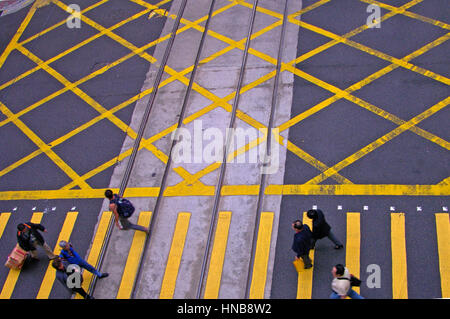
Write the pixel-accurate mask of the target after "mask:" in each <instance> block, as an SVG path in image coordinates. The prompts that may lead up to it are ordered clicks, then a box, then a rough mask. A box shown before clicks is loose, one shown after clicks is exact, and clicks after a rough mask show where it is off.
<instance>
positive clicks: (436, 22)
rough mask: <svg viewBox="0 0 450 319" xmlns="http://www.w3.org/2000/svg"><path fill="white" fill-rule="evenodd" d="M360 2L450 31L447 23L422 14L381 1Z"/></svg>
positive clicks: (367, 0)
mask: <svg viewBox="0 0 450 319" xmlns="http://www.w3.org/2000/svg"><path fill="white" fill-rule="evenodd" d="M360 1H362V2H365V3H370V4H375V5H377V6H379V7H381V8H384V9H387V10H390V11H393V12H396V13H399V14H403V15H405V16H407V17H410V18H413V19H417V20H419V21H422V22H426V23H430V24H432V25H435V26H438V27H441V28H443V29H447V30H450V25H448V24H447V23H444V22H441V21H439V20H435V19H430V18H428V17H424V16H422V15H420V14H417V13H413V12H409V11H406V10H402V9H401V8H397V7H394V6H390V5H388V4H385V3H382V2H379V1H374V0H360Z"/></svg>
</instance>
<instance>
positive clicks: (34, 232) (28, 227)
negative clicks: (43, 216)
mask: <svg viewBox="0 0 450 319" xmlns="http://www.w3.org/2000/svg"><path fill="white" fill-rule="evenodd" d="M39 231H43V232H47V230H46V229H45V227H44V226H42V225H41V224H34V223H31V222H28V223H23V224H22V223H21V224H19V225H17V243H18V244H19V246H20V247H21V248H22V249H23V250H25V251H27V252H30V254H31V257H32V258H33V259H38V257H37V246H40V247H42V248H43V249H44V250H45V253H46V254H47V256H48V258H49V259H55V258H57V257H58V256H57V255H55V254H53V251H52V249H51V248H50V246H49V245H48V244H47V243H46V242H45V240H44V237H42V235H41V233H40V232H39Z"/></svg>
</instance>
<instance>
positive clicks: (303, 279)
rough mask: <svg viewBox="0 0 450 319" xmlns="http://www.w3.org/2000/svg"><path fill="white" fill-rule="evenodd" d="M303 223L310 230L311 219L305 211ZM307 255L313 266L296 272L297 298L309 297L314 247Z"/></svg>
mask: <svg viewBox="0 0 450 319" xmlns="http://www.w3.org/2000/svg"><path fill="white" fill-rule="evenodd" d="M303 224H304V225H308V226H309V228H310V229H311V231H312V219H309V218H308V217H307V216H306V212H303ZM309 257H310V258H311V262H312V264H313V267H311V268H309V269H302V271H300V272H299V273H298V282H297V299H311V295H312V280H313V273H314V249H311V250H310V251H309Z"/></svg>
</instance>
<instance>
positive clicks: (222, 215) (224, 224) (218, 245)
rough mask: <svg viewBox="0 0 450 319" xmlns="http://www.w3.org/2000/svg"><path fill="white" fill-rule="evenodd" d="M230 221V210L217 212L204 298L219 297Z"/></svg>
mask: <svg viewBox="0 0 450 319" xmlns="http://www.w3.org/2000/svg"><path fill="white" fill-rule="evenodd" d="M230 223H231V212H219V218H218V220H217V227H216V234H215V236H214V244H213V248H212V252H211V260H210V262H209V270H208V277H207V278H206V286H205V294H204V296H203V297H204V298H205V299H217V298H219V288H220V280H221V279H222V269H223V262H224V259H225V251H226V249H227V242H228V232H229V230H230Z"/></svg>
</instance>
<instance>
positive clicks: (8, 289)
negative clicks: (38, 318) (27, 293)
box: [0, 212, 44, 299]
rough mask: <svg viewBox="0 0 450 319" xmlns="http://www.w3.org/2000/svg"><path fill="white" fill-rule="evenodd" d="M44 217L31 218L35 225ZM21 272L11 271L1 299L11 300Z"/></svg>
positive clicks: (37, 214)
mask: <svg viewBox="0 0 450 319" xmlns="http://www.w3.org/2000/svg"><path fill="white" fill-rule="evenodd" d="M42 216H44V213H42V212H39V213H34V214H33V216H32V217H31V222H32V223H34V224H39V223H40V222H41V220H42ZM19 275H20V270H16V269H10V270H9V273H8V277H6V281H5V283H4V284H3V288H2V291H1V292H0V299H10V298H11V296H12V293H13V291H14V287H15V286H16V283H17V280H18V279H19Z"/></svg>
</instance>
